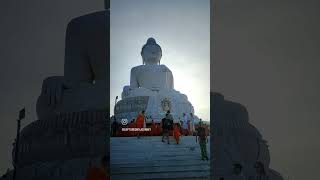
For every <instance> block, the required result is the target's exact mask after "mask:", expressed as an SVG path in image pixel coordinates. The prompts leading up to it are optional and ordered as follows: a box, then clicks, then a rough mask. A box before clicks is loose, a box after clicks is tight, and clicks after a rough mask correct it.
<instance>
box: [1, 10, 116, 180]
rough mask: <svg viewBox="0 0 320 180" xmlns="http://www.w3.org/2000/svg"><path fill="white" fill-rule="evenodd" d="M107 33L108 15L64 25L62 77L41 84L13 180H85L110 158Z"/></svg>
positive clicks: (93, 14) (21, 140)
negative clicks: (92, 167) (89, 170)
mask: <svg viewBox="0 0 320 180" xmlns="http://www.w3.org/2000/svg"><path fill="white" fill-rule="evenodd" d="M109 33H110V29H109V11H108V10H107V11H101V12H96V13H92V14H88V15H84V16H81V17H78V18H75V19H73V20H72V21H71V22H70V23H69V24H68V27H67V32H66V42H65V43H66V46H65V59H64V61H65V65H64V76H53V77H49V78H47V79H45V80H44V81H43V85H42V92H41V95H40V96H39V98H38V101H37V114H38V118H39V119H38V120H35V121H33V122H32V123H30V124H28V125H27V126H26V127H25V128H23V129H22V131H21V136H20V141H19V147H20V148H19V152H18V159H19V160H18V165H17V166H18V171H17V180H21V179H24V180H29V179H52V180H58V179H59V180H60V179H84V174H85V172H86V171H87V168H88V165H89V164H96V163H98V162H99V160H100V158H101V156H103V155H106V154H109V147H108V144H107V139H106V138H107V130H108V129H109V128H108V126H107V125H109V123H107V122H106V117H109V115H107V112H108V111H107V108H108V107H109V103H108V96H109V82H108V81H109V72H108V71H109V61H108V60H109V54H110V53H109ZM13 151H15V149H14V150H13ZM10 176H11V175H10ZM0 179H1V178H0ZM1 180H2V179H1Z"/></svg>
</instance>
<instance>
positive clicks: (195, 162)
mask: <svg viewBox="0 0 320 180" xmlns="http://www.w3.org/2000/svg"><path fill="white" fill-rule="evenodd" d="M168 161H170V160H162V161H159V160H158V161H152V162H150V161H148V162H139V163H136V162H131V163H130V162H121V163H120V162H117V163H112V168H122V167H124V168H125V167H144V166H147V167H151V166H158V167H161V166H168V164H170V165H171V166H172V165H176V166H186V165H189V166H195V165H199V166H200V165H204V164H205V165H208V166H209V162H208V161H199V160H189V159H187V160H176V161H174V163H173V162H168Z"/></svg>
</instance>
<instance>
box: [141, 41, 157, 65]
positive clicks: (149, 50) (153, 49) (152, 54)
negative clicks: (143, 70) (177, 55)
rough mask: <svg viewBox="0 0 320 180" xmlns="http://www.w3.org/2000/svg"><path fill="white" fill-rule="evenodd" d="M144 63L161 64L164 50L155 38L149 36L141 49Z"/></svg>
mask: <svg viewBox="0 0 320 180" xmlns="http://www.w3.org/2000/svg"><path fill="white" fill-rule="evenodd" d="M141 56H142V61H143V64H160V59H161V57H162V50H161V47H160V46H159V44H157V42H156V40H155V39H154V38H149V39H148V40H147V43H146V44H145V45H143V47H142V50H141Z"/></svg>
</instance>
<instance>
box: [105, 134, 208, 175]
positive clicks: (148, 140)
mask: <svg viewBox="0 0 320 180" xmlns="http://www.w3.org/2000/svg"><path fill="white" fill-rule="evenodd" d="M170 142H171V144H170V145H169V144H167V143H164V142H161V137H160V136H151V137H141V138H140V139H138V138H137V137H112V138H111V144H110V145H111V151H110V159H111V162H110V166H111V167H110V170H111V180H125V179H128V180H135V179H209V174H210V172H209V169H210V165H209V164H210V163H209V161H202V160H201V156H200V146H199V144H198V143H196V142H195V137H194V136H182V137H181V142H180V144H179V145H177V144H175V141H174V139H172V137H171V138H170ZM209 142H210V141H209ZM207 151H208V156H209V155H210V153H209V152H210V147H209V144H208V145H207ZM209 158H210V157H209Z"/></svg>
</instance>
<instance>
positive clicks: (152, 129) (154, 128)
mask: <svg viewBox="0 0 320 180" xmlns="http://www.w3.org/2000/svg"><path fill="white" fill-rule="evenodd" d="M156 133H157V132H156V124H155V123H154V121H153V120H152V122H151V133H150V135H151V136H156Z"/></svg>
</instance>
